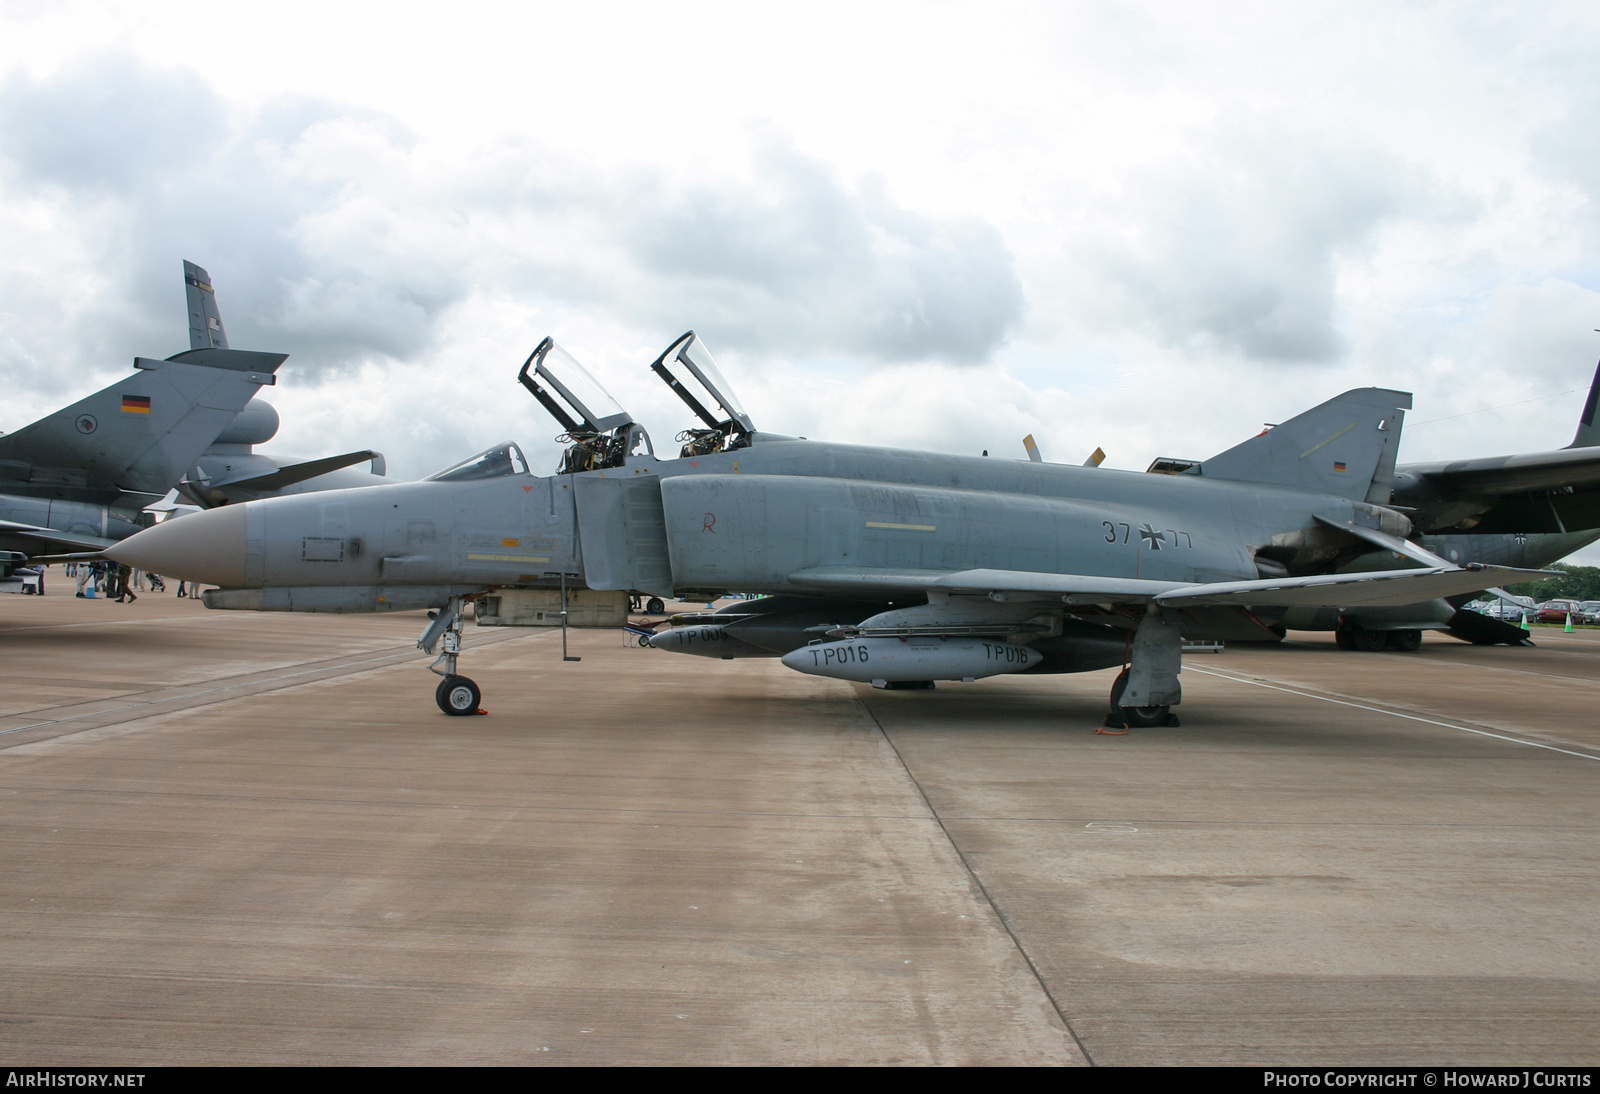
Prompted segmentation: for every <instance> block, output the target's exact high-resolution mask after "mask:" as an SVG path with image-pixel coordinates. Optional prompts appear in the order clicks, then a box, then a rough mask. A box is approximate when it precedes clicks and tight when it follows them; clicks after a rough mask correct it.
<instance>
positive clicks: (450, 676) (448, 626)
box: [417, 596, 483, 717]
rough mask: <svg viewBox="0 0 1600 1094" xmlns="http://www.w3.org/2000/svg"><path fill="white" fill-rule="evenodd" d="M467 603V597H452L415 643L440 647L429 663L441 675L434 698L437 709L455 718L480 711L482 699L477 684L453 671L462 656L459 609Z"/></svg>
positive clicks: (431, 669) (431, 648)
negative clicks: (479, 705)
mask: <svg viewBox="0 0 1600 1094" xmlns="http://www.w3.org/2000/svg"><path fill="white" fill-rule="evenodd" d="M466 602H467V598H466V597H461V596H452V597H451V598H450V603H449V604H447V605H445V607H443V608H442V609H440V610H439V612H438V613H437V614H436V615H434V617H433V618H432V620H431V621H430V622H429V623H428V629H427V630H425V631H423V632H422V637H421V638H419V639H417V646H418V647H419V648H420V649H423V650H426V651H427V652H428V653H432V652H433V651H434V649H435V648H436V647H442V648H440V650H439V656H438V658H436V659H435V660H434V662H433V664H431V665H429V666H428V668H429V670H430V671H432V672H436V673H438V674H439V675H440V676H443V677H444V679H443V680H440V681H439V686H438V687H437V688H435V689H434V692H433V698H434V701H435V702H437V703H438V704H439V709H440V710H442V711H444V712H445V713H446V714H449V715H453V716H457V717H459V716H462V715H467V714H477V713H479V707H478V704H479V703H480V702H482V701H483V692H482V691H480V690H478V685H477V684H475V683H473V682H472V681H471V680H469V679H468V678H467V677H465V676H461V675H458V674H457V672H456V659H457V658H459V657H460V656H461V626H462V620H461V612H462V609H463V608H465V607H466Z"/></svg>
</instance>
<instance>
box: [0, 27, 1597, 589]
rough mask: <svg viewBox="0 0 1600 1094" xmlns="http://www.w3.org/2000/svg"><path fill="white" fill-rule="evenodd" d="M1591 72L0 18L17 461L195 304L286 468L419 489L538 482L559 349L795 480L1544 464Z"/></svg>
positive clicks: (1581, 37) (1572, 31)
mask: <svg viewBox="0 0 1600 1094" xmlns="http://www.w3.org/2000/svg"><path fill="white" fill-rule="evenodd" d="M1596 41H1600V8H1596V7H1595V6H1594V5H1593V4H1588V5H1582V4H1570V5H1563V4H1536V3H1519V4H1516V5H1489V4H1483V5H1470V4H1450V5H1442V4H1413V5H1406V4H1397V3H1392V2H1391V3H1379V4H1361V3H1351V2H1344V3H1338V4H1327V5H1314V4H1297V5H1285V4H1281V3H1278V4H1247V3H1240V4H1206V5H1195V4H1177V3H1172V4H1135V3H1118V4H1096V3H1084V4H1070V3H1052V4H1044V5H1028V4H1003V5H997V4H993V3H989V4H981V5H980V4H977V3H964V4H940V3H927V2H924V3H916V4H903V5H902V4H893V3H881V4H869V5H863V4H860V3H853V4H839V5H829V4H820V3H810V4H806V5H803V6H801V5H795V6H789V7H783V6H779V5H751V4H737V5H735V4H729V5H697V4H675V5H645V4H639V5H627V4H623V5H605V4H589V5H572V4H560V5H555V4H552V5H548V6H546V5H538V4H531V3H523V4H516V5H505V6H499V5H495V4H492V3H487V4H479V5H469V6H465V7H460V8H450V9H447V8H444V7H441V6H440V5H436V4H434V5H422V4H418V5H407V4H397V3H386V4H383V5H376V4H374V5H369V6H364V5H358V4H327V3H317V4H310V3H294V2H282V0H280V2H275V3H272V4H270V5H265V4H263V5H249V4H237V5H215V6H210V7H207V6H198V7H197V6H196V5H194V4H183V5H176V4H172V5H165V4H161V3H142V4H139V5H132V4H124V5H118V4H71V3H62V4H51V5H39V4H31V3H30V4H22V3H17V2H14V0H0V380H3V383H4V385H5V392H6V398H5V402H4V404H3V411H0V429H4V430H10V429H15V428H17V427H18V426H20V425H23V424H25V423H26V422H28V421H31V420H32V419H33V418H35V417H37V416H39V415H40V414H43V413H46V412H48V411H50V410H52V409H55V408H56V407H58V406H60V405H62V404H64V403H66V402H69V401H71V400H72V399H75V398H77V397H79V396H81V395H82V394H85V393H87V392H88V391H90V390H93V389H94V388H96V387H98V386H101V385H103V384H105V383H109V382H111V381H112V380H113V379H115V377H116V376H117V375H119V374H121V373H125V372H126V371H127V368H128V365H129V364H130V362H131V358H132V357H134V356H135V355H143V356H166V355H168V354H171V353H174V352H177V351H179V350H182V349H185V348H187V333H186V331H187V328H186V326H185V318H184V303H183V293H182V281H181V265H180V263H181V260H182V259H185V258H187V259H191V260H193V261H195V262H198V263H199V264H201V265H202V266H205V267H207V268H208V269H209V270H210V272H211V274H212V277H213V280H214V283H215V285H216V287H217V294H218V301H219V303H220V305H221V308H222V313H223V317H224V320H225V322H226V324H227V327H228V333H229V338H230V341H231V342H232V344H233V345H234V346H236V347H239V348H246V349H263V350H278V351H287V352H289V353H291V354H292V355H293V356H292V357H291V358H290V361H289V363H288V364H287V365H286V366H285V367H284V369H283V370H282V371H281V373H280V381H279V385H278V387H277V388H276V389H275V390H274V391H273V392H272V393H271V395H270V396H269V398H270V399H271V401H272V402H273V403H274V404H275V405H277V406H278V407H279V409H280V411H281V412H282V415H283V422H284V424H283V429H282V430H281V432H280V433H279V436H278V438H277V440H275V441H274V442H273V444H272V445H271V446H269V450H272V451H280V452H284V453H290V454H295V455H299V456H304V457H310V456H314V455H322V454H326V453H328V452H332V451H342V450H345V449H349V448H359V447H368V446H371V447H376V448H379V449H382V450H383V451H385V452H386V453H387V455H388V457H389V466H390V468H391V473H395V474H399V475H402V476H406V477H412V476H417V475H421V474H426V473H428V472H429V471H432V470H435V469H437V468H438V467H440V466H443V465H444V464H447V463H449V462H452V461H453V460H454V459H456V458H459V457H461V456H464V455H466V454H468V453H469V452H471V451H473V450H476V449H478V448H481V447H484V446H485V445H487V444H488V443H491V442H493V441H497V440H501V439H504V438H507V437H512V438H515V439H517V440H519V441H522V442H523V443H524V445H525V447H526V448H527V449H528V451H529V455H530V457H531V458H533V459H534V461H535V463H536V464H539V465H544V464H553V462H554V459H555V456H556V452H557V448H556V446H555V445H554V444H553V443H552V441H551V437H552V435H553V434H554V433H555V432H556V428H555V426H554V425H553V423H551V422H550V421H549V419H547V418H546V417H545V416H544V414H543V412H542V411H540V410H539V408H538V407H537V405H536V404H534V403H533V401H532V400H531V399H529V398H528V397H527V396H526V395H525V394H524V393H523V392H522V390H521V389H520V388H518V387H517V386H516V385H515V374H516V370H517V368H518V366H519V365H520V364H521V362H522V359H523V358H524V357H525V356H526V355H527V354H528V352H529V351H530V350H531V349H532V348H533V346H534V344H535V343H536V342H538V340H539V339H540V338H542V337H543V336H544V335H546V334H552V335H554V336H555V338H556V340H557V341H559V342H560V343H561V344H562V345H563V346H565V347H566V348H567V349H568V350H569V351H571V352H572V353H574V354H575V355H576V356H577V357H578V358H579V359H580V360H582V361H584V362H585V363H586V364H587V365H588V366H589V367H590V369H591V370H592V371H593V372H594V373H595V374H596V375H597V376H598V377H599V378H600V379H601V380H602V382H604V383H605V384H606V385H607V386H609V387H610V388H611V389H612V390H613V392H614V393H615V394H616V395H617V396H618V398H619V399H620V401H621V402H622V403H623V404H624V405H625V406H627V407H629V409H631V410H632V411H633V412H634V413H635V415H636V416H637V417H638V418H639V419H640V420H641V421H643V422H644V423H645V424H646V425H647V426H649V427H650V428H651V430H652V432H653V434H654V436H655V438H656V441H657V447H658V448H666V449H675V446H674V445H673V444H672V443H671V438H672V435H673V434H674V433H675V432H676V431H677V430H679V429H681V428H683V427H685V426H687V425H689V424H691V423H690V421H689V418H688V415H687V413H686V412H685V411H684V410H683V409H682V407H681V406H680V405H679V404H678V403H677V402H676V400H675V399H674V398H673V397H672V396H671V394H670V393H669V392H667V391H666V389H665V388H664V387H662V386H661V385H660V384H659V383H658V382H657V381H656V380H655V379H654V377H652V376H651V375H650V374H649V372H648V371H647V366H648V364H649V363H650V361H651V360H653V359H654V357H655V356H656V354H658V353H659V352H660V350H661V349H662V348H664V347H665V346H666V345H667V343H669V342H670V341H672V339H674V338H675V337H676V336H677V335H678V334H680V333H681V332H682V331H684V330H686V329H689V328H691V327H692V328H694V329H696V330H697V331H699V332H700V333H701V335H702V336H703V337H704V339H705V340H706V342H707V344H708V345H709V346H710V347H711V348H712V350H713V351H714V352H715V353H716V354H717V357H718V360H719V363H720V364H721V365H722V367H723V371H724V372H726V373H727V374H728V375H729V377H730V379H731V380H732V382H733V383H734V385H735V386H736V388H737V389H738V391H739V394H740V395H741V397H742V398H743V401H744V403H745V405H746V406H747V408H748V409H749V410H750V413H751V416H752V417H753V418H754V420H755V421H756V424H757V425H758V426H759V427H762V428H766V429H770V430H773V431H776V432H782V433H791V434H800V435H805V436H809V437H813V438H829V439H836V440H850V441H861V442H868V443H884V444H896V445H908V446H916V447H922V448H930V449H937V450H941V451H950V452H972V453H975V452H977V451H979V450H981V449H988V450H989V451H990V452H991V453H992V454H994V455H997V456H1000V455H1004V456H1009V457H1016V458H1021V457H1022V455H1023V452H1022V447H1021V437H1022V436H1023V435H1024V434H1025V433H1030V432H1031V433H1033V434H1034V435H1035V436H1036V437H1037V438H1038V439H1039V442H1040V444H1041V447H1042V448H1043V450H1044V453H1045V457H1046V458H1047V459H1056V460H1061V461H1071V462H1080V461H1081V460H1082V459H1083V458H1084V456H1086V455H1087V454H1088V453H1089V452H1090V451H1092V450H1093V449H1094V448H1095V447H1096V446H1097V445H1100V446H1103V447H1104V448H1105V449H1106V451H1107V452H1108V453H1109V455H1110V460H1109V463H1110V465H1112V466H1117V467H1124V468H1133V469H1142V468H1143V467H1145V466H1146V465H1147V464H1148V463H1149V461H1150V460H1151V459H1152V458H1154V457H1155V456H1158V455H1173V456H1187V457H1204V456H1207V455H1210V454H1212V453H1214V452H1216V451H1218V450H1220V449H1223V448H1226V447H1228V446H1229V445H1231V444H1234V443H1236V442H1237V441H1239V440H1241V439H1243V438H1244V437H1246V436H1249V435H1251V434H1252V433H1254V432H1256V431H1258V430H1259V429H1260V427H1261V424H1262V423H1263V422H1276V421H1281V420H1283V419H1284V418H1287V417H1290V416H1292V415H1293V414H1295V413H1297V412H1298V411H1300V410H1303V409H1306V408H1307V407H1309V406H1311V405H1314V404H1315V403H1317V402H1320V401H1321V400H1323V399H1326V398H1329V397H1331V396H1333V395H1335V394H1337V393H1339V392H1340V391H1343V390H1345V389H1347V388H1351V387H1359V386H1365V385H1371V384H1376V385H1381V386H1386V387H1396V388H1402V389H1406V390H1410V391H1413V392H1415V393H1416V409H1415V410H1414V411H1413V413H1412V415H1411V416H1410V420H1409V421H1408V422H1407V424H1406V427H1405V440H1404V445H1403V448H1402V459H1411V460H1423V459H1441V458H1448V457H1460V456H1473V455H1495V454H1499V453H1504V452H1513V451H1520V450H1530V449H1545V448H1550V447H1560V446H1562V445H1565V444H1566V443H1568V442H1569V441H1570V440H1571V437H1572V432H1573V429H1574V428H1575V426H1576V421H1577V415H1578V411H1579V408H1580V405H1581V403H1582V399H1583V397H1584V394H1585V392H1586V390H1587V388H1588V383H1589V380H1590V378H1591V376H1592V375H1593V373H1594V369H1595V362H1596V360H1597V358H1600V334H1597V333H1595V331H1594V328H1596V327H1600V200H1597V198H1600V65H1596V64H1595V63H1594V57H1593V54H1594V46H1595V42H1596ZM1589 555H1592V556H1595V557H1588V556H1585V557H1584V558H1583V559H1582V560H1583V561H1590V562H1600V553H1596V552H1593V551H1591V552H1589Z"/></svg>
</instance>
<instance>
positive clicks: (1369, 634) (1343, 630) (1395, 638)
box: [1333, 626, 1422, 653]
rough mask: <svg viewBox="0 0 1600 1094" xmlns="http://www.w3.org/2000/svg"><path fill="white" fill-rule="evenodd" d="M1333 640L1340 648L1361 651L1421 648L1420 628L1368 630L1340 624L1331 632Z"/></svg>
mask: <svg viewBox="0 0 1600 1094" xmlns="http://www.w3.org/2000/svg"><path fill="white" fill-rule="evenodd" d="M1333 640H1334V642H1336V643H1337V644H1338V646H1339V648H1340V649H1341V650H1357V651H1359V652H1361V653H1381V652H1383V651H1384V650H1394V651H1395V652H1397V653H1415V652H1417V651H1418V650H1420V649H1421V648H1422V632H1421V631H1420V630H1402V631H1369V630H1367V629H1365V628H1364V627H1350V626H1341V627H1340V628H1339V629H1338V630H1336V631H1334V632H1333Z"/></svg>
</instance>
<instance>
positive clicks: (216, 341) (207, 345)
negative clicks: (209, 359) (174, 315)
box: [183, 259, 228, 349]
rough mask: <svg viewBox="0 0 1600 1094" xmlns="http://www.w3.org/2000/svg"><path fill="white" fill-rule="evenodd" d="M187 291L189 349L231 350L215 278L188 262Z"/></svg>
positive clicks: (185, 264)
mask: <svg viewBox="0 0 1600 1094" xmlns="http://www.w3.org/2000/svg"><path fill="white" fill-rule="evenodd" d="M183 288H184V292H185V294H187V296H188V297H189V348H190V349H227V348H228V332H227V331H225V330H223V329H222V313H221V312H219V311H218V310H217V293H216V290H215V289H213V288H212V287H211V275H210V274H208V273H206V271H205V270H204V269H202V268H201V267H199V266H196V265H195V264H194V263H193V262H190V261H189V260H188V259H185V260H184V263H183Z"/></svg>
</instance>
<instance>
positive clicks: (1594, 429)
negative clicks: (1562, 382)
mask: <svg viewBox="0 0 1600 1094" xmlns="http://www.w3.org/2000/svg"><path fill="white" fill-rule="evenodd" d="M1596 401H1600V365H1596V366H1595V369H1594V382H1593V383H1591V384H1590V385H1589V398H1588V399H1587V400H1586V401H1585V402H1584V404H1583V413H1582V414H1580V415H1578V434H1577V436H1575V437H1573V438H1572V443H1571V444H1569V445H1567V447H1568V448H1591V447H1593V446H1595V445H1600V423H1596V422H1595V420H1594V419H1595V403H1596Z"/></svg>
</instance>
